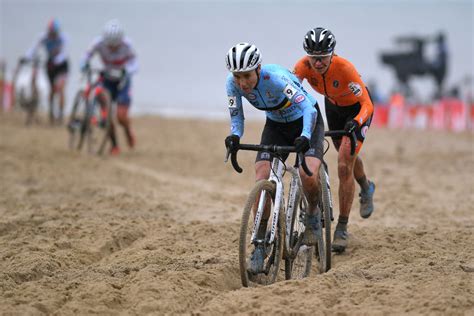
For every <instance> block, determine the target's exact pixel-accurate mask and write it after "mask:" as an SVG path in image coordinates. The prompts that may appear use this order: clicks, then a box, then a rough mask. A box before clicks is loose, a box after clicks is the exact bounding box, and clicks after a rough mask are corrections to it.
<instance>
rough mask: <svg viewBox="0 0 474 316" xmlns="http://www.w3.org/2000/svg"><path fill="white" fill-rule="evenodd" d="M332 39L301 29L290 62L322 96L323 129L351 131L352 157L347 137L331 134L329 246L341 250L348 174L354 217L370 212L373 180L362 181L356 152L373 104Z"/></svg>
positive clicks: (344, 236) (346, 217) (347, 209)
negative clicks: (299, 53) (298, 48)
mask: <svg viewBox="0 0 474 316" xmlns="http://www.w3.org/2000/svg"><path fill="white" fill-rule="evenodd" d="M335 46H336V38H335V37H334V34H332V32H331V31H330V30H328V29H325V28H321V27H318V28H315V29H312V30H310V31H309V32H308V33H306V36H305V38H304V42H303V47H304V49H305V51H306V53H307V56H305V57H303V58H301V59H300V60H299V61H298V62H297V63H296V65H295V68H294V73H295V75H296V76H297V77H298V79H299V80H300V81H301V82H302V81H303V80H304V79H306V80H308V82H309V84H310V85H311V86H312V87H313V89H314V90H316V91H317V92H319V93H320V94H322V95H324V101H325V109H326V118H327V122H328V127H329V130H342V129H344V130H346V131H347V132H353V131H355V133H356V136H357V141H358V142H357V143H358V144H357V148H356V155H354V156H351V154H350V140H349V138H348V137H347V136H344V137H333V138H332V141H333V143H334V146H335V147H336V149H337V151H338V176H339V208H340V212H339V218H338V223H337V225H336V230H335V231H334V241H333V244H332V250H333V251H335V252H343V251H344V250H345V249H346V247H347V239H348V234H347V223H348V221H349V214H350V211H351V206H352V201H353V200H354V191H355V185H354V178H355V179H356V181H357V182H358V183H359V185H360V188H361V191H360V194H359V196H360V215H361V216H362V217H363V218H368V217H369V216H370V215H371V214H372V212H373V211H374V204H373V195H374V192H375V184H374V183H373V182H371V181H369V180H367V176H366V174H365V171H364V165H363V163H362V160H361V159H360V157H359V156H358V155H357V154H358V153H359V152H360V149H361V147H362V143H363V142H364V139H365V136H366V133H367V130H368V128H369V126H370V123H371V120H372V116H373V112H374V105H373V103H372V99H371V97H370V94H369V90H368V89H367V88H366V86H365V84H364V82H363V81H362V79H361V78H360V75H359V74H358V72H357V70H356V69H355V68H354V66H353V65H352V64H351V63H350V62H349V61H347V60H346V59H344V58H342V57H340V56H337V55H335V54H334V47H335Z"/></svg>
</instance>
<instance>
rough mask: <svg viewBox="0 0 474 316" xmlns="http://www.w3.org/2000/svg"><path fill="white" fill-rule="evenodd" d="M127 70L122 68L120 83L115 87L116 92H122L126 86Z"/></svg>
mask: <svg viewBox="0 0 474 316" xmlns="http://www.w3.org/2000/svg"><path fill="white" fill-rule="evenodd" d="M127 80H128V78H127V70H126V69H125V68H122V74H121V75H120V82H119V84H118V86H117V88H118V90H119V91H120V90H122V89H123V88H124V87H125V85H126V84H127Z"/></svg>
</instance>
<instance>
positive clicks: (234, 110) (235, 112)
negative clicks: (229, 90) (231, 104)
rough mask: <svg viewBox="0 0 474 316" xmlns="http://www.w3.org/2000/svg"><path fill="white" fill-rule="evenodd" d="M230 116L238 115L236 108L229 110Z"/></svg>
mask: <svg viewBox="0 0 474 316" xmlns="http://www.w3.org/2000/svg"><path fill="white" fill-rule="evenodd" d="M229 111H230V116H237V115H239V109H236V108H229Z"/></svg>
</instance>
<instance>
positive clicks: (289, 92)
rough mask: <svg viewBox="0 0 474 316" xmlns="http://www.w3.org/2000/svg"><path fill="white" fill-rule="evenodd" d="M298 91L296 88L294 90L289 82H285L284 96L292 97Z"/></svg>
mask: <svg viewBox="0 0 474 316" xmlns="http://www.w3.org/2000/svg"><path fill="white" fill-rule="evenodd" d="M297 92H298V90H296V88H295V87H293V86H292V85H290V84H287V85H286V87H285V90H283V93H284V94H285V95H286V97H287V98H288V99H290V100H291V99H293V97H294V96H295V94H296V93H297Z"/></svg>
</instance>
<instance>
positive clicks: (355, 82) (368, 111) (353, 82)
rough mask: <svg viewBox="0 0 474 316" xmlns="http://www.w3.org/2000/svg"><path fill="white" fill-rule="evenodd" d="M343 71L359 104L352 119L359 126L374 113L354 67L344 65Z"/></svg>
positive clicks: (365, 89)
mask: <svg viewBox="0 0 474 316" xmlns="http://www.w3.org/2000/svg"><path fill="white" fill-rule="evenodd" d="M344 71H345V72H346V74H345V76H344V77H345V78H347V82H348V86H349V89H350V90H351V93H352V94H354V95H355V97H356V98H357V101H358V102H359V103H360V111H359V114H357V116H356V117H355V118H354V120H356V121H357V123H359V126H360V125H362V124H363V123H364V122H365V121H367V120H368V119H369V117H370V116H371V115H372V113H373V112H374V105H373V103H372V100H370V96H369V93H368V92H367V88H366V87H365V84H364V82H363V81H362V79H361V78H360V75H359V73H358V72H357V70H356V69H355V68H354V66H352V65H346V67H344Z"/></svg>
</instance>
